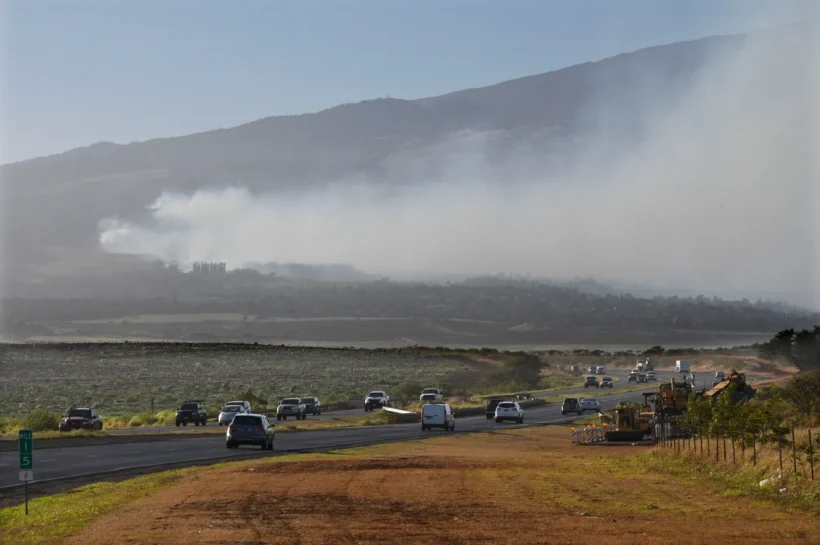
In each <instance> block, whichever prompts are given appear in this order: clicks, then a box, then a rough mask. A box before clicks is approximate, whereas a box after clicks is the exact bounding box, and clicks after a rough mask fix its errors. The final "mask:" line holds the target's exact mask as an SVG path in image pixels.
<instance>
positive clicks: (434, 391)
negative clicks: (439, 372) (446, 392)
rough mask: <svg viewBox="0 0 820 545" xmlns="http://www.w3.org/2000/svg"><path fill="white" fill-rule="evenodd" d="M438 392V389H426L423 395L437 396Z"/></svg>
mask: <svg viewBox="0 0 820 545" xmlns="http://www.w3.org/2000/svg"><path fill="white" fill-rule="evenodd" d="M436 392H438V389H437V388H425V389H424V390H423V391H422V392H421V393H423V394H435V393H436Z"/></svg>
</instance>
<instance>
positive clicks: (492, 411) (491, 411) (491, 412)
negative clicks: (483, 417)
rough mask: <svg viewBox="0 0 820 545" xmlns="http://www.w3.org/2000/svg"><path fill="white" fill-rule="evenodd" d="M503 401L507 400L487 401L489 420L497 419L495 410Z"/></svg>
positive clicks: (499, 398) (500, 398)
mask: <svg viewBox="0 0 820 545" xmlns="http://www.w3.org/2000/svg"><path fill="white" fill-rule="evenodd" d="M502 401H507V400H506V399H504V398H503V397H491V398H490V399H488V400H487V411H486V412H487V420H489V419H491V418H495V408H496V407H498V404H499V403H501V402H502Z"/></svg>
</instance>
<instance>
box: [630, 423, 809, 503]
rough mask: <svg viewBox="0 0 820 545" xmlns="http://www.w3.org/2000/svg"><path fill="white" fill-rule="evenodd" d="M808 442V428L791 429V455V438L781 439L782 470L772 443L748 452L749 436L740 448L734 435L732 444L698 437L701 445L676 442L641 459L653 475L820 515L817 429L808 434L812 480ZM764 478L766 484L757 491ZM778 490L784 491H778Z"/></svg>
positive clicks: (692, 442)
mask: <svg viewBox="0 0 820 545" xmlns="http://www.w3.org/2000/svg"><path fill="white" fill-rule="evenodd" d="M808 439H809V435H808V429H805V428H804V429H798V430H796V432H795V442H796V444H797V451H796V456H793V453H792V448H791V437H784V438H783V445H782V463H783V471H782V472H781V470H780V463H781V454H780V452H779V451H778V448H777V444H776V443H774V444H773V443H771V442H769V443H766V444H760V442H758V441H756V442H755V445H754V449H753V448H752V444H751V438H750V437H749V436H747V437H746V445H744V444H743V442H742V440H741V439H740V436H739V435H738V436H737V437H736V441H734V445H733V444H732V443H733V442H732V440H731V438H727V439H726V442H725V443H724V441H723V438H722V437H721V438H717V439H716V438H714V437H712V438H710V439H709V440H708V441H707V439H706V438H703V441H702V442H701V440H700V438H697V439H695V440H693V441H688V440H681V441H680V442H678V443H673V444H671V445H669V446H668V448H665V449H664V448H658V449H656V451H655V452H653V453H652V454H651V455H649V456H647V457H646V458H645V459H644V460H643V461H644V462H645V463H646V464H647V465H648V466H650V467H652V468H653V469H654V470H656V471H659V472H663V473H667V474H670V475H675V476H677V477H682V478H685V479H687V480H691V481H695V482H702V483H706V484H708V485H711V486H714V487H718V488H721V489H723V490H725V491H726V493H728V494H736V495H751V496H756V497H759V498H762V499H767V500H769V501H773V502H777V503H778V504H780V505H782V506H785V507H789V508H796V509H803V508H808V509H812V508H814V509H816V510H818V514H820V430H813V432H812V442H813V444H814V445H813V450H812V451H811V452H812V453H813V455H814V466H815V480H814V481H812V480H811V466H810V464H809V452H810V451H809V441H808ZM701 445H702V446H701ZM701 449H702V450H703V452H701ZM795 468H796V471H795ZM764 480H767V481H768V485H767V486H762V487H761V486H760V483H761V482H762V481H764ZM782 489H785V490H786V492H784V493H781V492H780V491H781V490H782Z"/></svg>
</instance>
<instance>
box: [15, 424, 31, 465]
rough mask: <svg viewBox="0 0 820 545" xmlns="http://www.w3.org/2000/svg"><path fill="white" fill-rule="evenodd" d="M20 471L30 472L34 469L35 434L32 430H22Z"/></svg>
mask: <svg viewBox="0 0 820 545" xmlns="http://www.w3.org/2000/svg"><path fill="white" fill-rule="evenodd" d="M18 437H19V442H20V469H21V470H24V471H30V470H32V469H34V456H33V455H32V451H33V450H34V448H33V447H34V433H33V432H32V431H31V430H20V433H19V436H18Z"/></svg>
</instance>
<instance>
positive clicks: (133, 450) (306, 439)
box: [0, 389, 642, 488]
mask: <svg viewBox="0 0 820 545" xmlns="http://www.w3.org/2000/svg"><path fill="white" fill-rule="evenodd" d="M595 394H596V395H597V396H598V397H599V399H600V401H601V405H602V408H603V409H604V410H606V409H609V408H612V407H614V406H615V405H616V404H617V403H618V402H619V401H621V400H635V401H638V400H640V399H642V398H641V395H640V392H630V393H623V394H612V395H607V394H603V395H602V392H599V391H598V390H597V389H596V390H595ZM524 417H525V422H524V424H523V425H515V424H496V423H495V421H493V420H487V419H486V418H484V417H470V418H461V419H456V431H455V433H465V432H474V431H482V430H491V429H497V428H502V427H503V428H509V427H527V426H531V425H535V424H545V423H561V422H570V421H572V420H574V419H576V418H578V417H577V416H576V415H568V416H562V415H561V407H560V405H559V404H552V405H547V406H545V407H539V408H537V409H528V410H526V411H525V412H524ZM441 433H444V432H441ZM437 434H438V433H437V432H435V431H428V432H422V431H421V427H420V426H419V425H417V424H399V425H392V426H391V425H385V426H364V427H357V428H340V429H331V430H315V431H303V432H289V433H280V434H277V436H276V445H275V449H276V451H279V452H282V451H285V452H287V451H297V452H304V451H309V450H312V449H327V448H344V447H352V446H358V445H363V444H374V443H387V442H391V441H397V440H408V439H423V438H426V437H432V436H435V435H437ZM269 455H270V454H269V453H266V452H265V451H262V450H261V449H255V448H252V447H244V448H238V449H230V450H229V449H227V448H225V438H224V436H223V435H221V434H219V435H209V436H207V437H202V438H190V437H185V438H180V439H170V440H164V441H152V442H142V443H125V444H113V445H93V446H82V447H70V448H50V449H43V450H40V451H38V450H37V446H36V442H35V450H34V474H35V476H36V480H35V484H36V483H37V482H43V481H48V480H51V479H67V478H73V477H79V476H87V477H88V480H89V481H93V480H94V478H93V475H95V474H102V473H106V472H113V471H116V470H121V469H122V470H124V469H128V468H134V467H141V466H147V465H154V464H156V465H158V466H159V465H162V464H169V465H170V464H180V463H186V462H188V463H191V464H193V463H198V462H202V461H203V460H210V459H213V460H218V459H225V458H235V457H247V456H251V457H254V456H255V457H264V456H269ZM18 463H19V460H18V453H17V452H14V451H13V452H5V453H2V454H0V488H2V487H8V486H14V485H18V484H19V482H18V472H19V469H18V467H19V465H18Z"/></svg>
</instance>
